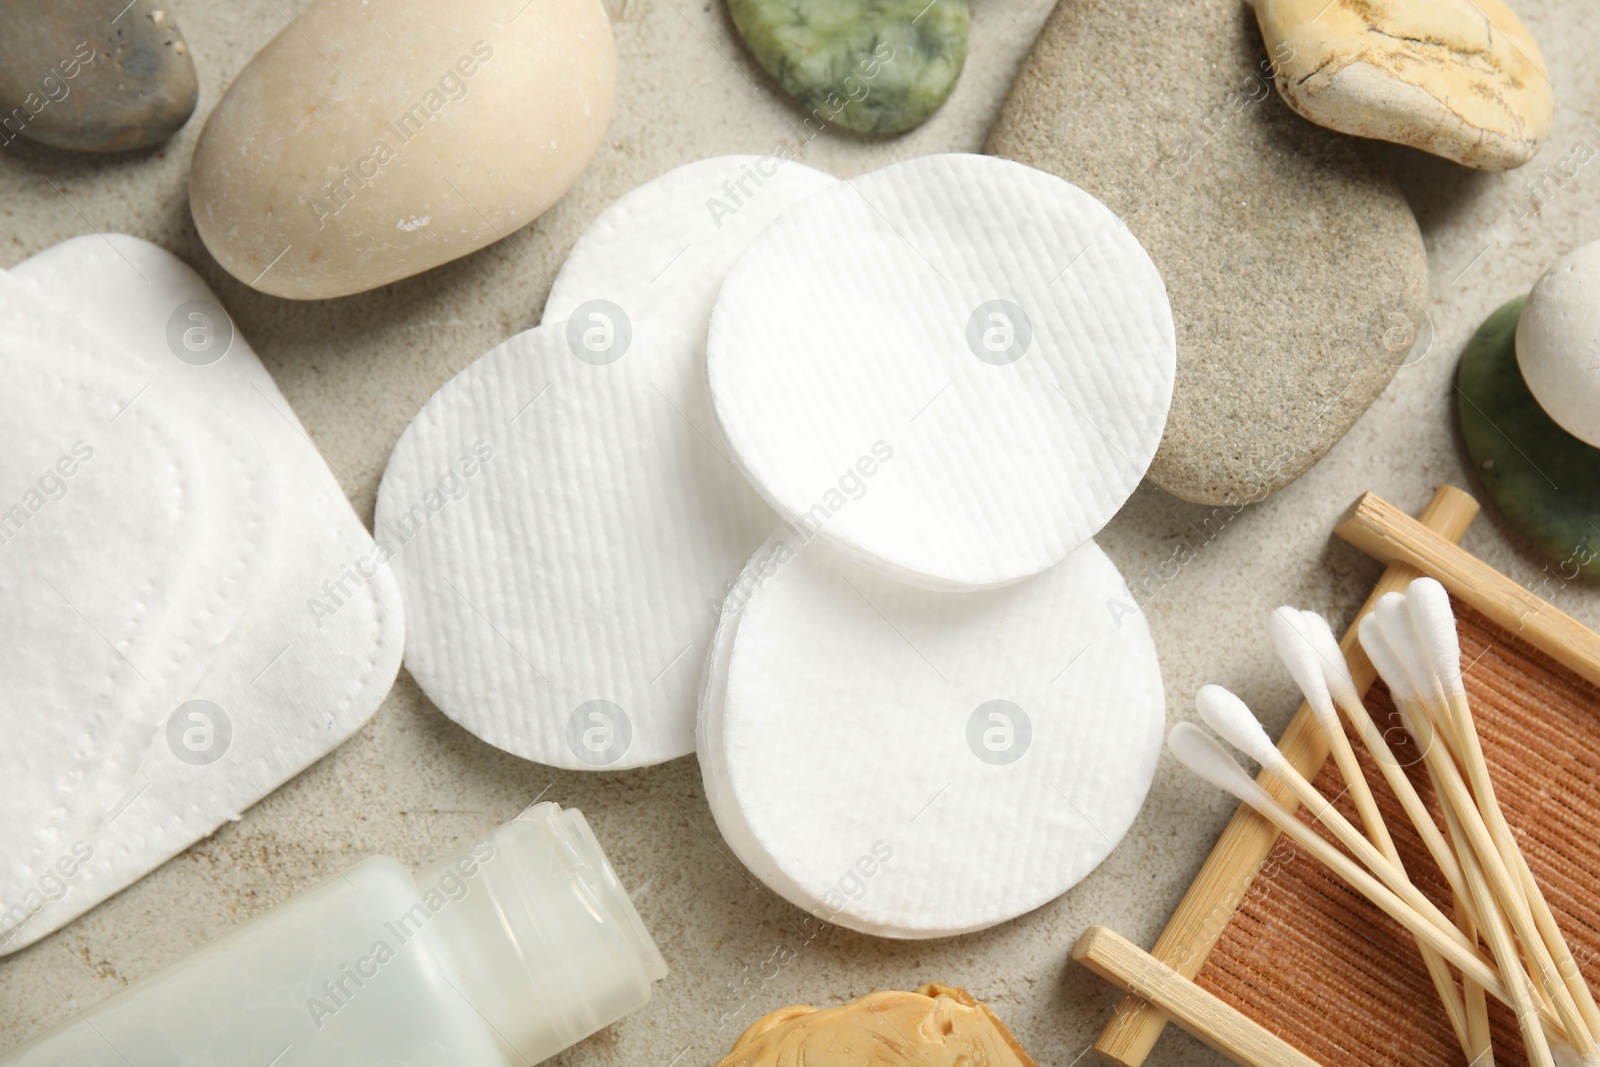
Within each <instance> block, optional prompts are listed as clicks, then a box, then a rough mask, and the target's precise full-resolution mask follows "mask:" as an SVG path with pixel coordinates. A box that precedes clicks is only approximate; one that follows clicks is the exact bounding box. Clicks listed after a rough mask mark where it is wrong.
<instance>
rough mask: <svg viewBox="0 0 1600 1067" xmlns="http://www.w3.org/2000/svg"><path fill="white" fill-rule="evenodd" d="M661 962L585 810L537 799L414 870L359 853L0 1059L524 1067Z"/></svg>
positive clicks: (648, 978)
mask: <svg viewBox="0 0 1600 1067" xmlns="http://www.w3.org/2000/svg"><path fill="white" fill-rule="evenodd" d="M666 972H667V968H666V963H665V961H664V960H663V959H662V958H661V953H660V952H659V951H657V949H656V946H655V943H654V942H653V941H651V939H650V935H649V933H648V932H646V930H645V928H644V923H643V922H642V921H641V920H640V919H639V915H638V912H636V911H635V910H634V908H633V904H632V902H631V901H629V899H628V895H627V893H626V892H624V890H623V888H622V885H621V884H620V883H619V882H618V881H617V876H616V874H615V873H614V872H613V871H612V869H611V865H610V863H608V862H607V861H606V857H605V854H604V853H603V852H601V850H600V845H599V843H598V842H597V841H596V840H595V838H594V834H593V833H592V832H591V831H590V830H589V825H588V823H586V822H585V821H584V818H583V815H582V813H580V812H578V811H576V810H568V811H562V810H561V809H560V808H559V807H557V806H556V805H555V804H549V803H545V804H536V805H534V806H533V807H531V808H529V809H528V810H527V811H524V812H523V813H522V814H521V815H519V816H517V817H516V818H515V819H513V820H512V821H511V822H509V823H506V824H505V825H503V826H500V827H498V828H497V829H495V830H494V831H492V832H491V833H490V834H489V835H488V836H487V837H485V838H484V839H483V840H482V841H480V842H478V843H477V844H476V845H474V846H473V847H472V848H470V849H468V850H467V851H466V852H463V853H462V854H461V855H460V856H458V857H456V858H454V859H451V860H449V861H447V862H445V863H442V864H439V865H437V866H435V867H433V868H431V869H426V870H423V871H421V872H419V873H417V874H415V875H413V874H412V872H411V871H409V870H407V869H406V868H405V867H403V866H402V865H401V864H399V863H397V862H395V861H394V860H392V859H388V858H386V857H374V858H372V859H368V860H364V861H362V862H361V863H358V864H356V865H355V866H354V867H351V868H350V869H348V870H346V871H344V872H342V873H340V874H338V875H335V876H334V877H332V878H330V879H329V880H328V881H326V882H324V883H323V884H322V885H320V886H318V887H316V888H315V889H311V890H309V891H307V892H306V893H303V894H301V895H300V896H297V897H295V898H293V899H291V900H289V901H287V902H285V903H283V904H281V905H279V906H278V907H276V908H273V909H272V910H271V911H269V912H266V913H265V914H263V915H260V916H258V917H257V918H255V919H253V920H251V921H250V922H248V923H246V924H245V925H243V926H241V927H239V928H238V929H237V930H234V931H233V932H231V933H229V934H228V935H226V936H224V937H222V938H219V939H218V940H216V941H214V942H212V943H210V944H208V945H206V946H205V947H203V948H201V949H200V950H199V951H197V952H195V953H194V954H193V955H191V956H189V957H188V958H186V959H184V960H182V961H180V962H178V963H176V964H174V965H173V966H171V967H168V968H167V969H165V970H163V971H160V972H158V973H156V974H154V975H152V976H150V977H149V978H145V979H143V980H141V981H138V982H135V983H134V984H133V985H130V986H129V987H128V988H126V989H124V990H121V991H119V992H117V993H115V994H113V995H112V996H110V997H108V998H107V999H106V1000H104V1001H102V1002H100V1003H99V1004H96V1005H94V1006H93V1007H91V1008H88V1009H86V1010H84V1011H82V1012H75V1013H74V1014H73V1016H72V1017H71V1018H70V1019H69V1020H68V1021H67V1022H66V1023H64V1024H63V1025H61V1026H59V1027H57V1028H56V1029H54V1030H50V1031H48V1032H46V1033H44V1034H42V1035H40V1036H39V1037H37V1038H34V1039H33V1040H31V1041H29V1042H27V1043H26V1044H24V1045H21V1046H19V1047H18V1048H15V1049H13V1050H11V1051H10V1052H8V1053H5V1054H4V1055H0V1064H4V1065H8V1067H10V1065H26V1067H44V1065H46V1064H50V1065H57V1067H66V1065H72V1067H100V1065H104V1067H156V1065H157V1064H160V1065H164V1067H170V1065H173V1064H182V1065H185V1067H199V1065H201V1064H205V1065H208V1067H223V1065H225V1067H299V1065H307V1067H341V1065H350V1067H355V1065H368V1064H389V1065H395V1064H408V1065H412V1067H422V1065H428V1067H433V1065H437V1067H513V1065H514V1067H528V1065H531V1064H534V1063H537V1062H539V1061H541V1060H544V1059H547V1058H548V1057H550V1056H553V1055H555V1054H556V1053H557V1052H560V1051H561V1050H562V1049H564V1048H567V1047H568V1046H570V1045H572V1044H574V1043H576V1042H578V1041H581V1040H582V1039H583V1038H585V1037H587V1036H589V1035H590V1034H592V1033H594V1032H595V1031H597V1030H600V1029H601V1028H602V1027H605V1026H607V1025H609V1024H611V1023H613V1022H615V1021H617V1020H618V1019H620V1018H622V1017H623V1016H624V1015H627V1014H628V1013H629V1012H631V1011H634V1010H635V1009H637V1008H639V1007H642V1006H643V1005H644V1003H645V1002H646V1001H647V1000H649V999H650V990H651V987H652V984H653V983H654V982H656V981H658V980H660V979H661V978H663V977H665V976H666Z"/></svg>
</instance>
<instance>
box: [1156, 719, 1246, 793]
mask: <svg viewBox="0 0 1600 1067" xmlns="http://www.w3.org/2000/svg"><path fill="white" fill-rule="evenodd" d="M1167 748H1168V749H1170V750H1171V751H1172V754H1173V755H1174V756H1176V757H1177V759H1178V762H1179V763H1181V764H1183V765H1184V766H1185V767H1187V768H1189V769H1190V770H1191V771H1193V772H1194V773H1195V774H1197V775H1199V776H1200V777H1201V778H1203V779H1205V780H1206V781H1207V782H1210V783H1211V784H1212V785H1214V786H1216V787H1217V788H1218V789H1221V790H1223V791H1224V792H1226V793H1231V794H1233V795H1234V796H1235V797H1237V798H1238V799H1240V800H1242V801H1244V802H1245V803H1246V804H1250V805H1252V806H1259V805H1261V804H1270V803H1271V802H1272V798H1271V797H1269V796H1268V795H1267V791H1266V790H1265V789H1263V788H1261V786H1260V785H1258V784H1257V783H1256V781H1255V779H1253V778H1251V777H1250V776H1249V775H1248V774H1246V773H1245V770H1244V768H1243V767H1241V766H1239V763H1238V761H1237V760H1235V759H1234V758H1233V757H1232V756H1230V755H1228V750H1227V749H1225V748H1223V747H1222V746H1221V745H1220V744H1218V743H1217V739H1216V738H1214V737H1212V736H1211V735H1210V734H1208V733H1206V732H1205V731H1204V730H1202V729H1200V727H1198V726H1196V725H1195V724H1194V723H1192V722H1180V723H1179V724H1178V725H1176V726H1174V727H1173V728H1172V732H1171V733H1169V734H1167Z"/></svg>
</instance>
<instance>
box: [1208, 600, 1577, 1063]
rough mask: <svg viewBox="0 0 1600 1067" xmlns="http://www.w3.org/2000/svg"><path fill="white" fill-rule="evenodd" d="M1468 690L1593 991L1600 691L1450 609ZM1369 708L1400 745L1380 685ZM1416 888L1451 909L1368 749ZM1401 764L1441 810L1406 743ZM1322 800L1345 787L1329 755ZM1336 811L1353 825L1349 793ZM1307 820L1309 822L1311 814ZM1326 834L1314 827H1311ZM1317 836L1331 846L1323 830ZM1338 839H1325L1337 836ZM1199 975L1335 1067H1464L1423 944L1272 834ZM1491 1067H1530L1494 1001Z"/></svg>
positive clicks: (1525, 842)
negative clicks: (1274, 841) (1273, 840)
mask: <svg viewBox="0 0 1600 1067" xmlns="http://www.w3.org/2000/svg"><path fill="white" fill-rule="evenodd" d="M1455 607H1456V612H1457V617H1458V620H1459V629H1460V634H1461V648H1462V656H1463V664H1464V665H1465V664H1470V667H1469V668H1468V670H1467V673H1466V684H1467V692H1468V694H1469V695H1470V697H1471V701H1472V708H1473V712H1474V714H1475V716H1476V719H1477V723H1478V730H1479V733H1480V734H1481V736H1482V738H1483V745H1484V750H1485V753H1486V755H1487V757H1488V760H1489V764H1490V770H1491V773H1492V775H1493V777H1494V782H1495V788H1496V791H1497V793H1498V796H1499V798H1500V802H1501V805H1502V806H1503V807H1504V809H1505V810H1506V812H1507V816H1508V818H1509V819H1510V822H1511V825H1512V827H1513V829H1514V831H1515V832H1516V833H1517V835H1518V837H1519V839H1520V842H1521V845H1522V848H1523V851H1524V852H1525V854H1526V855H1527V858H1528V864H1529V866H1530V867H1531V868H1532V869H1533V873H1534V876H1535V877H1536V878H1537V879H1538V880H1539V884H1540V885H1542V886H1543V887H1544V891H1545V895H1546V897H1547V899H1548V900H1549V902H1550V907H1551V909H1552V910H1553V911H1554V912H1555V915H1556V918H1557V921H1559V922H1560V924H1561V927H1562V929H1563V931H1564V932H1565V933H1566V935H1567V938H1568V941H1569V943H1570V944H1571V946H1572V953H1573V956H1574V957H1575V958H1576V959H1577V961H1578V964H1579V966H1580V967H1581V968H1582V970H1583V972H1584V976H1585V977H1586V978H1587V979H1588V981H1589V984H1590V987H1591V988H1600V985H1597V982H1600V690H1597V689H1596V688H1595V687H1594V686H1593V685H1591V684H1589V683H1588V682H1586V681H1583V680H1582V679H1580V678H1579V677H1578V676H1577V675H1575V674H1573V673H1572V672H1571V671H1569V670H1567V669H1566V668H1565V667H1562V666H1560V665H1559V664H1556V663H1554V662H1553V661H1552V660H1550V659H1549V657H1547V656H1545V655H1544V654H1543V653H1541V652H1539V651H1538V650H1536V649H1534V648H1533V647H1532V646H1531V645H1528V644H1527V643H1525V642H1523V641H1521V640H1519V639H1517V638H1516V637H1514V636H1512V635H1511V634H1509V633H1507V632H1506V631H1504V630H1501V629H1499V628H1498V627H1496V626H1495V625H1494V624H1493V623H1491V622H1489V621H1488V620H1487V619H1485V618H1484V617H1483V616H1481V615H1479V614H1477V613H1476V612H1474V611H1472V610H1471V609H1470V608H1467V607H1466V606H1465V605H1464V604H1462V603H1461V602H1460V601H1456V604H1455ZM1367 706H1368V708H1369V709H1370V710H1371V712H1372V715H1373V718H1374V719H1375V720H1376V721H1377V722H1378V723H1379V725H1380V726H1383V727H1385V728H1387V727H1388V726H1389V725H1390V724H1392V725H1393V727H1394V729H1393V730H1391V731H1389V733H1390V736H1391V738H1393V739H1395V740H1396V741H1399V740H1400V739H1401V738H1403V737H1404V730H1403V729H1401V728H1400V720H1399V717H1398V715H1396V714H1395V712H1394V705H1393V704H1392V703H1391V701H1390V699H1389V694H1388V691H1387V690H1386V689H1384V687H1383V686H1382V684H1381V683H1379V684H1378V685H1376V686H1374V687H1373V689H1372V691H1371V692H1370V693H1369V694H1368V699H1367ZM1355 747H1356V750H1357V752H1358V754H1359V755H1360V756H1361V758H1362V760H1363V767H1364V769H1365V771H1366V773H1367V779H1368V780H1369V781H1370V782H1371V783H1372V788H1373V792H1374V794H1375V795H1376V796H1377V798H1378V803H1379V806H1380V807H1381V808H1382V809H1383V815H1384V819H1385V821H1386V822H1387V823H1388V824H1389V828H1390V830H1391V831H1392V833H1393V836H1394V839H1395V844H1396V845H1397V846H1398V848H1399V849H1400V853H1401V858H1402V859H1403V860H1404V862H1405V865H1406V870H1407V871H1408V872H1409V873H1410V875H1411V878H1412V880H1413V881H1414V882H1416V883H1417V885H1418V886H1419V888H1421V889H1422V890H1423V891H1424V892H1425V893H1427V894H1428V896H1429V897H1431V898H1432V899H1433V900H1434V901H1435V902H1436V903H1439V904H1440V905H1441V906H1442V907H1443V908H1444V910H1445V912H1446V914H1449V911H1450V906H1449V890H1448V888H1447V887H1446V886H1445V883H1444V879H1443V877H1442V876H1441V875H1440V874H1439V870H1438V867H1437V866H1436V865H1435V864H1434V863H1433V860H1432V859H1431V858H1430V857H1429V856H1428V854H1427V850H1426V849H1425V848H1424V847H1423V844H1422V841H1421V839H1420V838H1419V837H1418V836H1417V833H1416V831H1415V830H1414V829H1413V828H1412V826H1411V824H1410V822H1409V820H1408V819H1407V818H1406V816H1405V813H1404V811H1402V809H1401V808H1400V804H1399V802H1398V801H1397V800H1395V799H1394V796H1393V794H1392V793H1391V792H1390V791H1389V787H1388V785H1387V784H1386V783H1385V782H1384V781H1383V779H1382V777H1381V776H1380V775H1379V774H1378V771H1377V769H1376V766H1375V765H1374V764H1373V762H1372V759H1371V757H1370V756H1369V755H1368V753H1367V752H1366V750H1365V748H1364V747H1363V746H1362V745H1361V743H1360V742H1359V741H1357V742H1356V744H1355ZM1394 757H1395V758H1396V759H1398V760H1399V761H1400V762H1401V763H1402V765H1404V766H1406V767H1407V768H1408V772H1409V773H1410V775H1411V778H1412V781H1413V782H1415V783H1416V784H1417V787H1418V791H1419V792H1420V793H1421V794H1422V796H1423V797H1424V798H1425V799H1426V800H1428V802H1429V804H1430V807H1433V808H1434V810H1435V812H1437V806H1436V805H1435V804H1434V802H1433V795H1432V790H1431V789H1430V788H1429V786H1428V782H1427V775H1426V773H1425V772H1424V770H1423V768H1422V767H1421V766H1420V761H1419V759H1418V754H1417V752H1416V750H1415V748H1414V747H1412V746H1411V744H1410V742H1409V741H1404V742H1403V743H1399V744H1396V746H1395V749H1394ZM1317 786H1318V788H1319V789H1320V790H1321V791H1322V792H1323V794H1324V795H1325V796H1333V795H1335V794H1338V793H1339V792H1340V790H1341V788H1342V782H1341V780H1340V778H1339V774H1338V771H1337V769H1336V768H1335V767H1334V766H1333V763H1332V761H1329V763H1328V764H1327V766H1326V767H1324V768H1323V771H1322V773H1321V775H1320V776H1319V777H1318V778H1317ZM1338 807H1339V808H1340V809H1341V810H1342V811H1343V812H1344V814H1345V815H1346V816H1347V817H1348V818H1350V819H1351V821H1353V822H1356V823H1357V824H1358V825H1359V820H1358V819H1357V816H1356V813H1355V811H1354V808H1353V806H1352V805H1351V804H1350V802H1349V799H1348V797H1342V798H1341V799H1340V801H1339V802H1338ZM1301 818H1302V819H1303V820H1304V821H1306V822H1307V823H1311V824H1312V825H1315V823H1314V822H1313V821H1312V820H1311V818H1310V817H1309V816H1308V815H1306V813H1305V812H1304V811H1302V812H1301ZM1318 829H1319V830H1320V827H1319V828H1318ZM1324 836H1327V835H1326V834H1324ZM1329 840H1331V837H1330V838H1329ZM1195 981H1196V982H1197V983H1198V984H1199V985H1200V986H1202V987H1203V988H1205V989H1207V990H1209V991H1210V992H1212V993H1214V994H1216V995H1217V996H1218V997H1220V998H1222V999H1223V1000H1224V1001H1226V1002H1228V1003H1229V1004H1231V1005H1232V1006H1234V1007H1235V1008H1238V1009H1239V1010H1240V1011H1242V1012H1244V1013H1245V1014H1246V1015H1248V1016H1250V1017H1251V1018H1252V1019H1255V1020H1256V1021H1257V1022H1259V1023H1261V1024H1262V1025H1263V1026H1266V1027H1267V1028H1268V1029H1270V1030H1272V1031H1273V1032H1275V1033H1277V1034H1278V1035H1279V1036H1280V1037H1282V1038H1283V1039H1284V1040H1285V1041H1288V1042H1289V1043H1290V1044H1292V1045H1294V1046H1295V1047H1297V1048H1299V1049H1301V1050H1303V1051H1304V1052H1305V1053H1306V1054H1307V1055H1309V1056H1311V1057H1313V1058H1314V1059H1316V1060H1317V1061H1319V1062H1320V1063H1322V1064H1325V1065H1326V1067H1346V1065H1351V1067H1354V1065H1361V1067H1379V1065H1385V1067H1387V1065H1395V1067H1459V1065H1460V1064H1462V1063H1463V1062H1464V1059H1465V1057H1463V1055H1462V1053H1461V1049H1460V1047H1459V1046H1458V1045H1457V1044H1456V1041H1455V1037H1454V1035H1453V1034H1452V1032H1451V1030H1450V1024H1449V1022H1448V1020H1447V1019H1446V1018H1445V1014H1444V1010H1443V1008H1442V1007H1441V1006H1440V1004H1439V998H1438V995H1437V993H1436V992H1435V991H1434V988H1433V984H1432V982H1431V981H1430V980H1429V978H1428V974H1427V971H1426V970H1425V969H1424V967H1423V964H1422V959H1421V957H1420V955H1419V954H1418V952H1417V947H1416V942H1415V941H1414V940H1413V939H1412V938H1411V936H1410V935H1409V934H1408V933H1406V932H1405V930H1403V929H1402V928H1401V927H1400V926H1399V925H1398V924H1396V923H1395V922H1393V921H1392V920H1390V919H1389V918H1388V917H1387V916H1385V915H1384V914H1383V913H1382V912H1380V911H1379V910H1378V909H1377V908H1376V907H1375V906H1373V905H1372V904H1370V903H1369V902H1368V901H1367V900H1365V899H1364V898H1363V897H1361V896H1360V895H1358V894H1357V893H1355V891H1353V890H1351V889H1349V888H1348V887H1347V886H1346V885H1345V884H1344V882H1342V881H1340V880H1339V878H1338V877H1337V876H1336V875H1333V874H1332V873H1330V872H1329V871H1328V870H1327V869H1326V868H1325V867H1323V866H1322V865H1321V864H1320V863H1318V862H1317V861H1316V860H1315V859H1314V858H1312V857H1311V856H1309V855H1307V854H1306V853H1304V852H1303V851H1301V850H1299V849H1297V848H1296V847H1295V846H1294V845H1293V844H1292V843H1291V842H1289V841H1287V840H1285V839H1281V838H1280V839H1279V842H1278V845H1277V848H1276V849H1275V850H1274V851H1273V853H1272V856H1271V858H1269V859H1268V861H1267V863H1266V866H1265V867H1264V868H1263V869H1262V871H1261V874H1260V875H1258V876H1257V878H1256V880H1255V881H1254V882H1253V883H1252V885H1251V887H1250V889H1249V891H1248V892H1247V893H1246V894H1245V897H1244V899H1243V901H1242V903H1241V904H1240V906H1239V909H1238V911H1237V913H1236V914H1235V915H1234V917H1233V919H1232V920H1231V921H1230V922H1229V924H1228V926H1227V928H1226V930H1225V931H1224V932H1223V935H1222V938H1221V940H1220V941H1219V942H1218V943H1217V947H1216V949H1215V950H1214V951H1213V952H1212V953H1211V955H1210V957H1209V958H1208V959H1207V961H1206V964H1205V966H1204V968H1203V969H1202V970H1201V971H1200V974H1199V975H1198V976H1197V977H1196V979H1195ZM1490 1013H1491V1018H1492V1021H1493V1026H1494V1041H1495V1062H1496V1063H1497V1064H1500V1065H1502V1067H1505V1065H1516V1067H1522V1065H1525V1064H1526V1063H1527V1057H1526V1055H1525V1054H1524V1052H1523V1049H1522V1040H1521V1038H1520V1037H1519V1036H1518V1033H1517V1028H1516V1023H1515V1020H1514V1018H1513V1017H1512V1015H1511V1013H1510V1012H1509V1011H1508V1010H1506V1009H1505V1008H1503V1007H1501V1006H1500V1005H1499V1004H1497V1003H1495V1002H1494V1001H1493V999H1492V998H1491V1000H1490Z"/></svg>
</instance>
